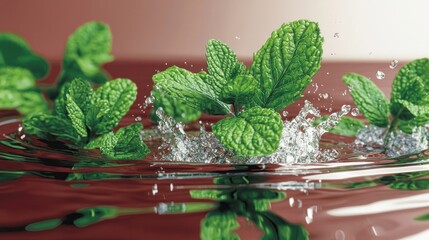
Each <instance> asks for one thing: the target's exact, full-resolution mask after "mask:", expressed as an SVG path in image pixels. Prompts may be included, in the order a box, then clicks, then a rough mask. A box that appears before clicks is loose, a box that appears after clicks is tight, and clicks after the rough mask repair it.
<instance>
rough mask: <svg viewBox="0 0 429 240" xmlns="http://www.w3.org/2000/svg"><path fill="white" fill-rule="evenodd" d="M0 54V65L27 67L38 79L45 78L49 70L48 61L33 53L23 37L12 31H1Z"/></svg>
mask: <svg viewBox="0 0 429 240" xmlns="http://www.w3.org/2000/svg"><path fill="white" fill-rule="evenodd" d="M0 56H1V57H0V59H1V60H0V67H2V66H11V67H21V68H25V69H28V70H29V71H30V72H31V73H32V74H33V75H34V77H35V78H37V79H41V78H44V77H45V76H46V75H47V74H48V72H49V64H48V62H47V61H46V60H45V59H43V58H42V57H41V56H39V55H37V54H35V53H33V51H32V50H31V48H30V46H29V45H28V44H27V43H26V42H25V40H24V39H23V38H21V37H19V36H17V35H14V34H11V33H0Z"/></svg>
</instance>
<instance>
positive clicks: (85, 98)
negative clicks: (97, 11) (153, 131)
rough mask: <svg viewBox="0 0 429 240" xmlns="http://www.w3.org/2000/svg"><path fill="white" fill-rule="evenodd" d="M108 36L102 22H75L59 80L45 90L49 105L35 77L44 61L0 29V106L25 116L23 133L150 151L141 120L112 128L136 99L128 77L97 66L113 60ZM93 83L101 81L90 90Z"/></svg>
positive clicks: (124, 153)
mask: <svg viewBox="0 0 429 240" xmlns="http://www.w3.org/2000/svg"><path fill="white" fill-rule="evenodd" d="M111 45H112V36H111V32H110V29H109V27H108V26H107V25H106V24H104V23H101V22H97V21H94V22H89V23H86V24H84V25H83V26H81V27H79V28H78V29H77V30H76V31H75V32H74V33H73V34H72V35H71V36H70V37H69V39H68V42H67V46H66V50H65V53H64V58H63V61H62V70H61V73H60V76H59V77H58V82H57V84H56V86H55V87H54V88H51V89H50V91H49V92H48V93H49V95H50V97H51V99H52V100H53V101H54V104H53V108H52V109H51V110H49V109H48V103H47V102H46V100H45V98H44V95H43V94H41V93H42V91H41V89H40V88H38V87H37V86H36V83H35V80H36V78H41V77H44V76H45V75H46V74H47V72H48V70H49V65H48V63H47V62H46V61H45V60H44V59H43V58H41V57H40V56H39V55H37V54H35V53H33V52H32V50H31V48H30V47H29V45H28V44H27V43H26V42H25V41H24V40H23V39H22V38H20V37H18V36H16V35H13V34H9V33H0V109H17V110H18V111H20V112H21V113H22V115H24V116H25V118H24V119H23V124H24V127H25V130H26V133H27V134H34V135H37V136H39V137H41V138H44V139H60V140H66V141H70V142H71V143H73V144H74V145H75V146H77V147H85V148H88V149H94V148H99V149H100V151H101V153H102V154H103V155H105V156H106V157H108V158H113V159H140V158H143V157H145V156H146V155H147V154H149V149H148V148H147V146H146V145H145V144H144V142H143V141H142V140H141V137H140V135H141V130H142V128H143V126H142V125H141V124H133V125H130V126H127V127H125V128H121V129H119V130H118V131H117V132H116V133H113V132H112V129H113V128H115V127H116V126H117V125H118V123H119V122H120V120H121V119H122V117H123V116H124V115H125V114H126V113H127V112H128V110H129V109H130V107H131V105H132V104H133V102H134V101H135V99H136V95H137V86H136V85H135V84H134V83H133V82H132V81H130V80H128V79H116V80H113V81H107V80H108V79H109V78H110V77H109V76H108V74H107V73H106V72H105V71H104V70H103V69H101V66H102V64H104V63H106V62H108V61H111V60H112V59H113V57H112V56H111V55H110V50H111V47H112V46H111ZM91 83H95V84H101V86H100V87H99V88H98V89H96V90H93V88H92V85H91Z"/></svg>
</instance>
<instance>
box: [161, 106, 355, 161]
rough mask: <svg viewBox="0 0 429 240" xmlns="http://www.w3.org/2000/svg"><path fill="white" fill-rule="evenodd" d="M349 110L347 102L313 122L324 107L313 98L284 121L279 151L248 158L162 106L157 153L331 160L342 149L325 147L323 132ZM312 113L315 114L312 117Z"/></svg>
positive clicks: (177, 157)
mask: <svg viewBox="0 0 429 240" xmlns="http://www.w3.org/2000/svg"><path fill="white" fill-rule="evenodd" d="M349 111H350V106H348V105H345V106H343V107H342V109H341V111H339V112H336V113H333V114H331V115H330V116H329V118H328V119H327V120H326V121H324V122H322V123H320V124H319V125H318V126H313V123H314V117H320V111H319V110H317V109H316V108H315V107H314V106H313V105H312V104H311V103H310V102H309V101H305V105H304V107H303V108H302V109H301V111H300V112H299V114H298V115H297V116H296V117H295V118H294V119H293V120H291V121H285V122H284V128H283V132H282V136H281V139H280V145H279V148H278V149H277V151H276V152H275V153H273V154H271V155H268V156H264V157H252V158H249V159H244V158H243V157H239V156H235V155H234V154H233V152H232V151H230V150H228V149H226V148H225V147H224V146H223V145H222V143H220V142H219V140H218V139H217V137H216V136H215V135H214V134H213V133H212V132H207V131H206V129H205V126H204V125H203V124H200V131H199V134H195V135H188V134H186V132H185V130H184V127H185V126H184V124H183V123H180V122H176V121H175V120H174V119H173V118H171V117H170V116H167V115H166V114H165V113H164V112H163V110H162V108H159V109H158V110H157V111H156V114H157V116H158V117H159V119H160V122H159V125H158V130H159V131H160V133H161V136H162V139H161V141H162V143H161V145H160V146H159V149H158V150H159V156H157V157H158V158H160V160H174V161H183V162H201V163H243V162H244V161H245V162H246V163H250V164H256V163H258V164H259V163H286V164H294V163H311V162H319V161H326V160H331V159H334V158H336V157H337V156H338V152H337V151H336V150H335V149H333V150H321V149H320V146H319V142H320V140H321V137H322V135H323V134H324V133H326V132H328V130H329V129H330V128H332V127H334V126H335V125H336V124H337V123H338V122H339V121H340V119H341V117H342V116H344V115H345V114H347V113H348V112H349ZM309 115H312V116H314V117H311V118H310V117H308V116H309Z"/></svg>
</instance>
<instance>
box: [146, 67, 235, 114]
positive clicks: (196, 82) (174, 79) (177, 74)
mask: <svg viewBox="0 0 429 240" xmlns="http://www.w3.org/2000/svg"><path fill="white" fill-rule="evenodd" d="M207 78H208V76H207V74H204V73H199V74H194V73H191V72H189V71H187V70H185V69H183V68H179V67H177V66H173V67H170V68H168V69H166V70H164V71H162V72H160V73H157V74H155V75H154V76H153V77H152V79H153V81H154V82H155V83H156V84H157V85H158V86H160V87H161V88H162V90H164V91H167V92H168V93H169V94H171V96H172V97H174V98H176V99H180V101H182V102H183V103H184V104H187V105H188V106H190V107H192V108H194V109H196V110H199V111H202V112H205V113H208V114H213V115H220V114H227V113H229V112H230V108H229V106H228V105H226V104H225V103H223V102H221V101H219V100H218V98H217V96H216V94H215V92H214V90H213V89H212V87H211V85H209V84H208V83H207Z"/></svg>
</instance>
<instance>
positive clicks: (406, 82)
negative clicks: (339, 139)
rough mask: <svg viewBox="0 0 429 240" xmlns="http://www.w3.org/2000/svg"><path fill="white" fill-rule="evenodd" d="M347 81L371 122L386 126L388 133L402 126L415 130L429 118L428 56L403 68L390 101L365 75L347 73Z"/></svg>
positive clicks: (354, 97)
mask: <svg viewBox="0 0 429 240" xmlns="http://www.w3.org/2000/svg"><path fill="white" fill-rule="evenodd" d="M343 81H344V83H345V84H346V85H347V86H348V87H349V89H350V95H351V96H352V98H353V101H354V102H355V104H356V106H357V107H358V108H359V110H360V112H361V113H362V114H363V115H364V117H365V118H366V119H367V120H368V122H369V123H370V124H372V125H375V126H378V127H382V128H386V129H387V134H388V135H389V134H391V133H395V132H397V131H398V130H401V131H403V132H405V133H412V131H413V128H414V127H419V126H424V125H425V124H426V123H428V122H429V94H428V91H429V59H428V58H422V59H417V60H414V61H412V62H410V63H408V64H406V65H405V66H403V67H402V68H401V69H400V70H399V72H398V74H397V75H396V76H395V79H394V81H393V85H392V92H391V97H390V101H389V100H388V99H387V98H386V96H385V95H384V93H383V92H382V91H381V90H380V89H379V88H378V87H377V86H376V85H375V84H374V83H373V82H372V81H371V80H370V79H368V78H366V77H364V76H362V75H359V74H356V73H349V74H346V75H344V76H343ZM356 121H357V120H356Z"/></svg>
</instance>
